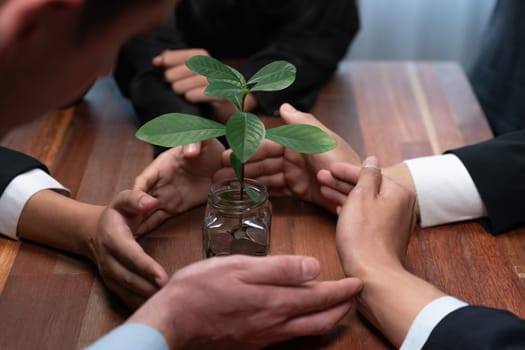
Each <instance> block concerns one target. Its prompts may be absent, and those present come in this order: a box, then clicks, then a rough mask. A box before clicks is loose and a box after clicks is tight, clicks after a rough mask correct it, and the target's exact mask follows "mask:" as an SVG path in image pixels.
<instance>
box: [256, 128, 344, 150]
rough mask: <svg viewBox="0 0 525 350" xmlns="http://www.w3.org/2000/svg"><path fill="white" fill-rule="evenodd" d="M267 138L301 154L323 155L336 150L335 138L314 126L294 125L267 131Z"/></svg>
mask: <svg viewBox="0 0 525 350" xmlns="http://www.w3.org/2000/svg"><path fill="white" fill-rule="evenodd" d="M266 138H267V139H269V140H272V141H275V142H277V143H279V144H281V145H283V146H285V147H288V148H290V149H292V150H294V151H297V152H300V153H308V154H313V153H322V152H326V151H329V150H331V149H334V148H335V146H336V145H337V144H336V142H335V140H334V138H333V137H332V136H330V135H328V134H327V133H326V132H324V131H323V130H321V129H319V128H318V127H316V126H313V125H306V124H292V125H283V126H278V127H276V128H272V129H268V130H266Z"/></svg>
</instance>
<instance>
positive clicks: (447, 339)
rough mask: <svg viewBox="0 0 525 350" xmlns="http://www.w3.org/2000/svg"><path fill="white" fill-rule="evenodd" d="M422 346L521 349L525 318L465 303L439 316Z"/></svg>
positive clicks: (430, 348)
mask: <svg viewBox="0 0 525 350" xmlns="http://www.w3.org/2000/svg"><path fill="white" fill-rule="evenodd" d="M423 349H426V350H434V349H435V350H438V349H439V350H441V349H442V350H444V349H448V350H453V349H458V350H459V349H461V350H464V349H485V350H489V349H507V350H512V349H516V350H517V349H525V320H522V319H520V318H518V317H517V316H516V315H514V314H512V313H510V312H508V311H504V310H497V309H490V308H487V307H482V306H466V307H463V308H460V309H457V310H455V311H453V312H451V313H450V314H448V315H447V316H446V317H445V318H443V319H442V320H441V321H440V322H439V323H438V325H437V326H436V327H435V328H434V330H433V331H432V333H431V334H430V337H429V338H428V340H427V342H426V343H425V345H424V346H423Z"/></svg>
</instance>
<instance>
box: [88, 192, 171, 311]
mask: <svg viewBox="0 0 525 350" xmlns="http://www.w3.org/2000/svg"><path fill="white" fill-rule="evenodd" d="M156 205H157V200H156V199H155V198H153V197H151V196H149V195H148V194H146V193H143V192H141V191H131V190H126V191H122V192H120V193H118V194H117V195H116V196H115V198H114V199H113V200H112V202H111V203H110V205H108V206H107V207H106V208H105V209H104V210H103V211H102V213H101V215H100V217H99V220H98V224H97V228H96V232H95V234H94V235H93V236H92V237H91V238H90V240H89V243H88V244H89V248H90V250H91V254H90V255H91V258H92V260H93V261H94V262H95V264H96V265H97V267H98V270H99V272H100V275H101V277H102V279H103V280H104V282H105V284H106V286H107V287H108V288H109V289H110V290H111V291H113V292H114V293H115V294H116V295H118V296H119V297H120V298H121V299H122V300H123V301H124V302H125V303H126V304H128V305H129V306H131V307H138V306H139V305H140V304H142V303H143V302H144V301H145V300H146V299H147V298H148V297H150V296H151V295H152V294H154V293H155V292H156V291H157V290H158V289H159V288H160V287H162V286H164V285H165V284H166V282H167V281H168V275H167V274H166V271H165V270H164V269H163V268H162V266H160V265H159V263H157V262H156V261H155V260H154V259H153V258H151V257H150V256H149V255H148V254H146V252H144V250H143V249H142V247H141V246H140V245H139V244H138V242H137V241H136V239H135V236H136V232H137V228H138V227H139V226H140V225H141V223H142V220H143V219H144V217H145V215H146V214H147V213H149V212H150V211H152V210H153V209H154V208H155V207H156Z"/></svg>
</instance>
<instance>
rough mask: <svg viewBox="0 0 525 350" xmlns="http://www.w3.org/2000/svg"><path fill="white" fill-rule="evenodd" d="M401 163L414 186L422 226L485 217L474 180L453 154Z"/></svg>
mask: <svg viewBox="0 0 525 350" xmlns="http://www.w3.org/2000/svg"><path fill="white" fill-rule="evenodd" d="M404 163H405V164H406V165H407V167H408V169H409V171H410V173H411V175H412V178H413V180H414V184H415V187H416V195H417V200H418V202H419V211H420V214H421V226H422V227H428V226H435V225H440V224H445V223H450V222H455V221H464V220H472V219H477V218H480V217H483V216H486V215H487V209H486V208H485V205H484V204H483V201H482V199H481V196H480V195H479V192H478V190H477V188H476V185H474V181H473V180H472V178H471V177H470V174H469V173H468V171H467V169H466V168H465V166H464V165H463V163H462V162H461V161H460V160H459V158H458V157H456V156H455V155H453V154H444V155H436V156H429V157H421V158H414V159H409V160H405V162H404Z"/></svg>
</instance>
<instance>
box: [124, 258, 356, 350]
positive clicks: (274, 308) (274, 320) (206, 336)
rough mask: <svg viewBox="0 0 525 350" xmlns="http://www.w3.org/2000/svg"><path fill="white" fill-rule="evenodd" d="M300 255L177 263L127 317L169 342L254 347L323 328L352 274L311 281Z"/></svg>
mask: <svg viewBox="0 0 525 350" xmlns="http://www.w3.org/2000/svg"><path fill="white" fill-rule="evenodd" d="M319 270H320V267H319V262H318V261H317V260H315V259H314V258H310V257H304V256H270V257H262V258H261V257H248V256H242V255H234V256H228V257H220V258H212V259H208V260H204V261H201V262H198V263H194V264H192V265H190V266H187V267H186V268H184V269H182V270H179V271H178V272H177V273H175V275H174V276H173V277H172V278H171V279H170V281H169V283H168V284H167V285H166V287H164V288H163V289H162V290H161V291H160V292H159V293H157V294H156V295H155V296H154V297H152V298H151V299H150V300H149V301H148V302H147V303H146V304H145V305H144V306H143V307H142V308H141V309H140V310H138V311H137V312H136V313H135V314H134V315H133V316H132V317H131V318H130V319H129V320H128V322H139V323H145V324H148V325H150V326H152V327H154V328H156V329H158V330H159V331H160V332H161V333H162V334H163V335H164V336H165V338H166V339H167V341H168V344H169V345H170V346H171V347H172V348H177V349H204V348H213V349H259V348H262V347H263V346H266V345H268V344H272V343H275V342H279V341H284V340H287V339H290V338H293V337H298V336H306V335H312V334H321V333H324V332H327V331H328V330H330V329H331V328H332V327H333V326H334V325H335V324H337V323H338V322H339V321H340V320H341V318H342V317H344V316H345V314H346V313H347V312H348V311H349V309H350V308H351V305H352V298H353V297H354V296H355V295H356V294H357V293H358V292H359V290H360V289H361V287H362V283H361V281H360V280H358V279H355V278H345V279H342V280H338V281H325V282H314V281H312V280H313V279H314V278H316V277H317V276H318V274H319Z"/></svg>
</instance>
